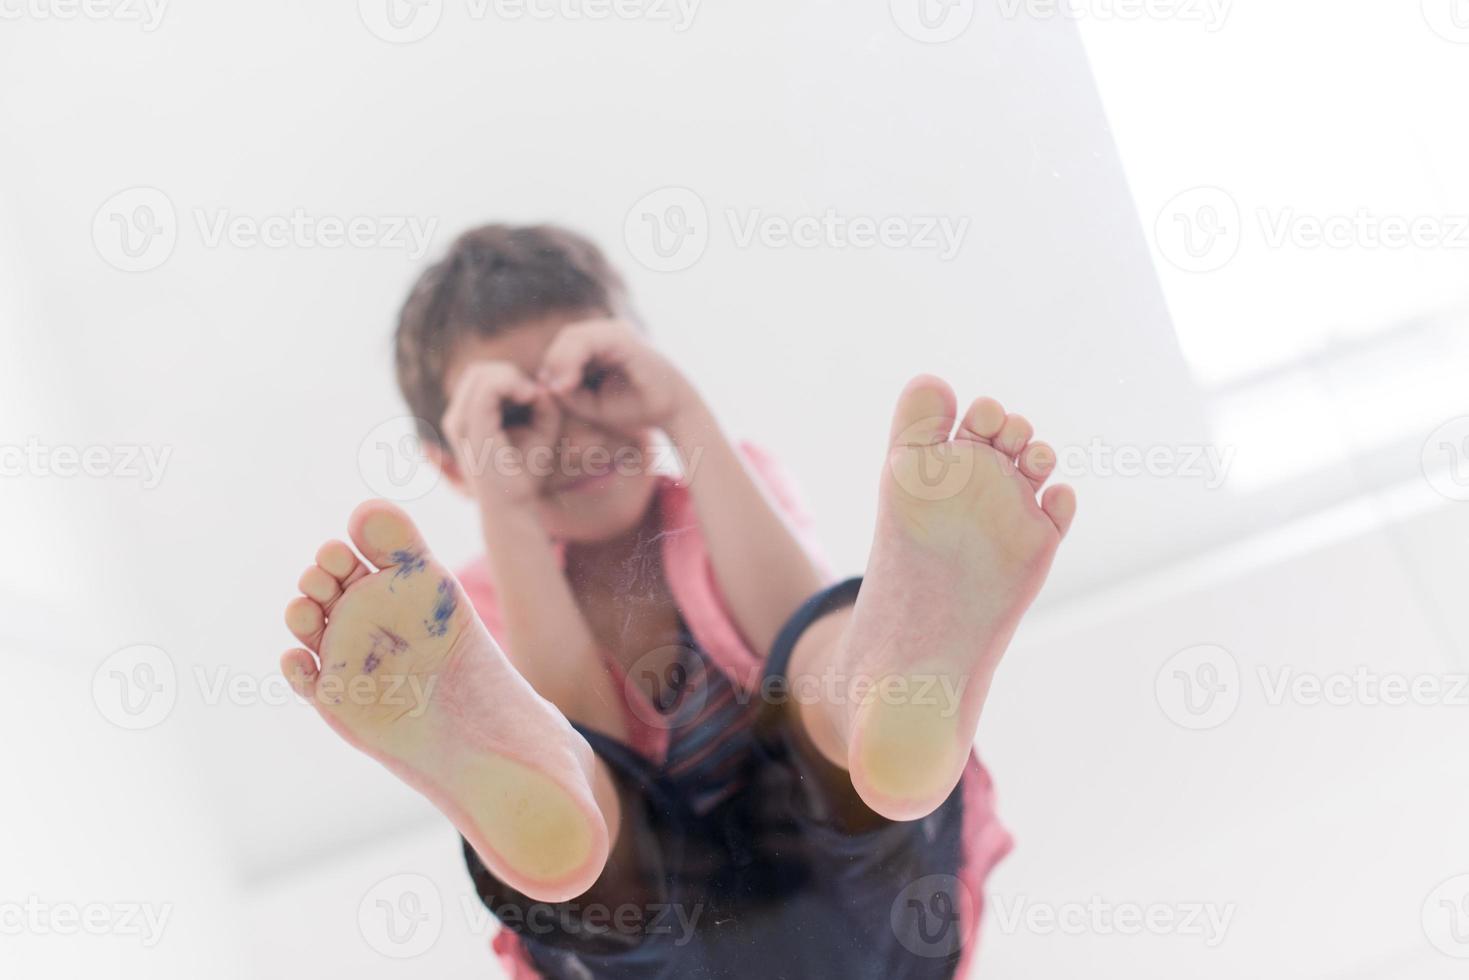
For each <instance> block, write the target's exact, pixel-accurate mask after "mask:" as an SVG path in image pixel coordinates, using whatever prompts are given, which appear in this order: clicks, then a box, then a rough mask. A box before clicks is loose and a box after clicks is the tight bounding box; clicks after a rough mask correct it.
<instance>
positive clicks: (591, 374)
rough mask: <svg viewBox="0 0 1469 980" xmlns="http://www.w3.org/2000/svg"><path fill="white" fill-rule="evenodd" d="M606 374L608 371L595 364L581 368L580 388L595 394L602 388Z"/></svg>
mask: <svg viewBox="0 0 1469 980" xmlns="http://www.w3.org/2000/svg"><path fill="white" fill-rule="evenodd" d="M608 374H609V372H608V370H607V369H606V368H604V367H602V365H600V364H595V363H592V364H588V365H587V366H586V367H584V368H582V372H581V386H582V387H583V388H585V389H587V391H592V392H595V391H596V390H597V389H599V388H601V387H602V384H603V382H605V381H606V380H607V375H608Z"/></svg>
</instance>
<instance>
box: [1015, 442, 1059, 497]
mask: <svg viewBox="0 0 1469 980" xmlns="http://www.w3.org/2000/svg"><path fill="white" fill-rule="evenodd" d="M1055 469H1056V450H1054V449H1052V448H1051V447H1050V446H1049V445H1048V444H1046V443H1044V442H1033V443H1031V444H1030V445H1028V446H1026V447H1025V452H1023V453H1021V454H1020V472H1022V473H1024V474H1025V478H1026V479H1027V480H1029V481H1030V482H1031V485H1032V486H1034V487H1035V488H1036V489H1037V490H1039V489H1040V488H1041V485H1042V484H1044V483H1045V482H1046V480H1047V479H1048V478H1049V477H1050V475H1051V474H1052V473H1053V472H1054V471H1055Z"/></svg>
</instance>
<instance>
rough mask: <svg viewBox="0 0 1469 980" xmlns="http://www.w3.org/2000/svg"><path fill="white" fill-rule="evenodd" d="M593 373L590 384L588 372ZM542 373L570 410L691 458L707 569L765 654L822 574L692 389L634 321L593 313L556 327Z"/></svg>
mask: <svg viewBox="0 0 1469 980" xmlns="http://www.w3.org/2000/svg"><path fill="white" fill-rule="evenodd" d="M592 377H594V378H596V379H597V381H596V383H594V384H589V383H588V379H589V378H592ZM541 380H542V382H543V383H545V384H546V385H547V386H548V388H549V389H550V390H551V391H552V392H553V393H554V394H555V395H556V397H557V398H559V399H560V400H561V401H562V402H563V403H564V404H565V405H566V406H567V408H568V409H569V410H570V411H572V412H575V413H577V414H579V415H581V416H583V417H585V418H590V419H594V420H596V421H598V422H600V423H601V424H604V425H607V426H610V427H612V428H616V429H620V430H622V431H625V432H632V431H635V430H637V429H638V428H640V427H646V426H652V427H655V428H660V429H662V430H663V431H664V432H666V433H667V434H668V436H669V438H670V439H671V440H673V443H674V445H675V447H676V448H677V449H678V450H679V452H680V454H681V455H682V456H683V458H684V459H685V461H687V462H689V463H690V464H692V468H693V472H692V473H691V474H688V476H689V477H690V479H689V489H690V493H691V496H692V497H693V501H694V509H695V511H696V512H697V514H698V518H699V524H700V526H701V527H702V529H703V531H704V537H705V540H706V542H707V545H708V551H709V559H710V563H711V564H712V565H713V566H714V577H715V580H716V581H717V582H718V584H719V588H720V591H721V592H722V593H723V594H724V598H725V601H726V602H727V603H728V605H729V610H730V612H731V613H732V614H733V616H734V621H735V625H736V627H738V629H739V631H740V633H741V634H742V635H743V636H744V638H745V640H746V642H748V643H749V645H750V646H751V647H752V648H753V649H754V650H756V651H758V652H759V653H761V654H762V655H763V654H765V653H766V652H768V651H769V650H770V647H771V644H772V643H774V642H775V637H776V634H777V633H778V632H779V631H780V628H781V627H782V626H783V625H785V621H786V620H787V619H788V618H789V617H790V615H791V614H792V613H794V612H795V611H796V609H797V608H799V607H800V605H801V603H802V602H804V601H805V600H806V599H807V598H809V597H810V596H811V595H812V594H814V593H815V592H816V591H817V589H819V588H820V587H821V585H822V579H821V574H820V573H819V571H818V570H817V568H816V566H815V564H814V563H813V562H812V560H811V558H810V556H808V555H807V554H806V551H805V549H804V548H802V547H801V544H800V542H799V541H798V540H797V538H796V535H795V533H794V532H793V531H792V529H791V528H790V527H789V526H788V525H787V524H786V522H785V521H784V520H783V519H782V518H781V516H780V512H779V510H778V509H777V508H776V506H775V505H774V503H773V502H772V501H771V500H770V499H769V498H768V497H767V496H766V494H765V492H764V491H763V490H762V489H761V487H760V485H759V483H757V482H756V480H755V478H754V477H753V476H752V475H751V473H750V472H749V470H748V469H747V468H746V467H745V464H744V461H743V460H742V459H741V458H740V456H739V453H738V452H737V451H736V450H735V447H734V446H733V445H732V444H731V443H730V441H729V439H727V438H726V437H725V435H724V433H723V432H722V431H721V430H720V428H719V425H718V422H717V421H716V419H715V418H714V414H713V413H712V412H711V411H710V410H709V408H708V406H706V405H705V404H704V401H703V399H702V398H700V397H699V394H698V392H697V391H695V390H694V387H693V386H692V385H691V384H689V382H688V380H687V379H686V378H684V376H683V375H682V374H680V373H679V371H678V369H677V368H675V367H674V366H673V365H672V364H671V363H670V362H669V361H668V360H667V359H666V358H665V357H663V355H662V354H660V353H658V352H657V351H656V350H654V349H653V348H652V347H650V346H648V344H647V343H646V341H644V339H643V338H642V336H641V335H640V334H639V333H638V332H637V330H636V329H635V328H633V327H632V326H631V325H629V324H627V323H624V322H621V321H617V320H593V321H588V322H586V323H580V324H576V325H574V326H570V327H567V328H565V329H564V330H562V331H561V333H560V334H559V335H558V336H557V338H556V341H555V342H554V343H553V344H552V345H551V348H550V349H549V350H548V351H547V352H546V358H545V364H544V365H543V368H542V375H541Z"/></svg>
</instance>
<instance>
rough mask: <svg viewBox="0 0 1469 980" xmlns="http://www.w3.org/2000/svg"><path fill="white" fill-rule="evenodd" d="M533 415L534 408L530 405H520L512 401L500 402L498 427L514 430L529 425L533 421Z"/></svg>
mask: <svg viewBox="0 0 1469 980" xmlns="http://www.w3.org/2000/svg"><path fill="white" fill-rule="evenodd" d="M535 414H536V412H535V407H534V406H532V405H522V404H520V403H519V402H512V401H504V402H501V403H500V426H501V428H504V429H515V428H519V427H520V426H524V425H530V424H531V422H532V421H533V420H534V419H535Z"/></svg>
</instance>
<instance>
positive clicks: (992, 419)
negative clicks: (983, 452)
mask: <svg viewBox="0 0 1469 980" xmlns="http://www.w3.org/2000/svg"><path fill="white" fill-rule="evenodd" d="M1004 424H1005V409H1004V407H1003V406H1002V405H1001V404H1000V403H999V402H997V401H995V400H994V399H993V398H976V399H975V400H974V403H973V404H972V405H970V406H969V411H967V412H965V413H964V421H963V422H961V423H959V432H960V434H962V435H965V436H968V437H969V438H971V439H979V440H981V441H983V442H989V441H990V440H991V439H993V438H994V437H995V436H997V435H999V434H1000V429H1001V428H1002V427H1003V426H1004Z"/></svg>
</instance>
